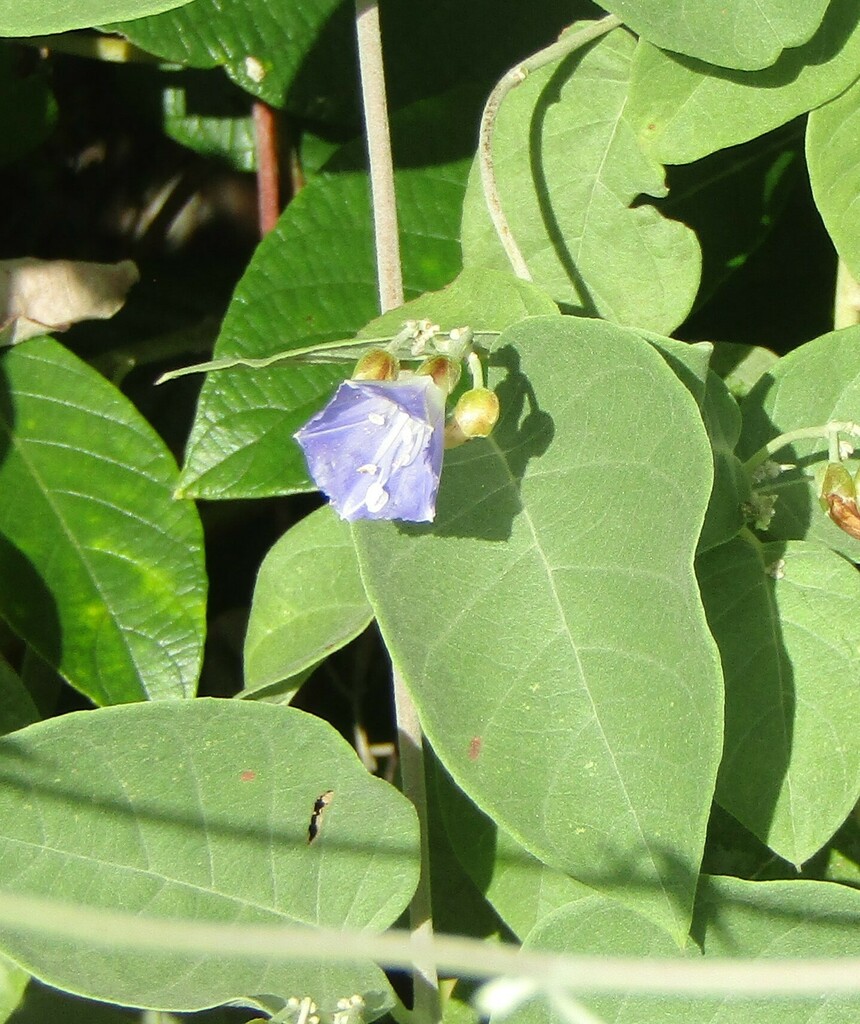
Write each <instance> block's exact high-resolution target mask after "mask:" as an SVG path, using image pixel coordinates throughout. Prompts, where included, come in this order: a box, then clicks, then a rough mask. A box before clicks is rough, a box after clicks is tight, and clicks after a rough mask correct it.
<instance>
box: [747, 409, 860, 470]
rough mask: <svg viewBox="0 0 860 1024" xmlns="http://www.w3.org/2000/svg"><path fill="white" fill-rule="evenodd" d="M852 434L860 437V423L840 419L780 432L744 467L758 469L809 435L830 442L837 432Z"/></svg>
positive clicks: (750, 458) (752, 456)
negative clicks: (784, 449)
mask: <svg viewBox="0 0 860 1024" xmlns="http://www.w3.org/2000/svg"><path fill="white" fill-rule="evenodd" d="M837 433H842V434H851V435H852V436H853V437H860V424H858V423H852V422H850V421H838V420H834V421H833V422H832V423H824V424H822V425H821V426H817V427H801V428H800V429H799V430H789V431H788V433H786V434H779V436H777V437H775V438H774V439H773V440H772V441H768V443H767V444H765V445H762V447H761V448H759V450H758V451H757V452H756V453H755V454H754V455H751V456H750V457H749V458H748V459H747V461H746V462H745V463H744V469H746V471H747V472H748V473H751V472H752V471H753V470H754V469H757V468H758V467H759V466H760V465H761V464H762V463H763V462H767V460H768V459H769V458H770V457H771V455H773V454H774V452H778V451H779V450H780V448H785V447H786V445H789V444H793V443H794V442H795V441H802V440H803V439H804V438H807V437H813V438H816V437H820V438H824V439H825V440H827V442H828V444H829V442H830V438H831V437H832V436H833V435H835V434H837Z"/></svg>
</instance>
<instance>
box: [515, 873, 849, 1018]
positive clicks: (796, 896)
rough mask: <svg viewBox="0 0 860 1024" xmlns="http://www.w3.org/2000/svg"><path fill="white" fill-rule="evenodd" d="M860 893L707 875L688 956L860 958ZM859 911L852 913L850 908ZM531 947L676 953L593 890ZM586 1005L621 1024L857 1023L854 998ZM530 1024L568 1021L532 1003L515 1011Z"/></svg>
mask: <svg viewBox="0 0 860 1024" xmlns="http://www.w3.org/2000/svg"><path fill="white" fill-rule="evenodd" d="M858 912H860V894H858V893H855V892H851V891H845V890H842V891H840V890H839V887H837V886H832V885H828V884H826V883H823V882H743V881H740V880H739V879H733V878H709V877H708V876H703V877H702V883H701V886H700V889H699V892H698V894H697V898H696V910H695V916H694V919H693V928H692V937H693V941H692V942H690V944H689V945H688V946H687V948H686V950H685V953H686V955H687V956H688V957H689V958H690V959H697V958H699V957H701V956H702V955H703V954H704V956H705V957H706V958H707V957H725V956H734V955H736V954H737V951H738V949H744V950H747V951H749V954H750V955H759V956H762V955H763V956H768V957H772V956H775V957H790V956H810V957H822V958H823V957H838V956H846V955H847V956H856V955H857V952H858V950H860V942H858V935H860V933H858V931H857V928H856V915H857V914H858ZM852 915H853V916H852ZM525 946H526V948H528V949H535V948H538V949H551V950H553V951H555V952H567V953H572V952H577V953H588V954H591V955H603V956H608V955H611V956H642V957H654V958H661V957H670V956H677V955H678V953H677V949H675V948H673V947H672V945H671V943H670V942H669V941H668V939H667V936H666V935H665V933H663V932H661V931H660V930H659V929H656V928H655V927H654V925H653V924H651V923H650V922H648V921H646V920H645V919H644V918H642V917H639V915H637V914H636V913H634V912H633V911H631V910H627V909H626V908H624V907H621V906H619V905H618V904H617V903H613V902H611V901H609V900H607V899H605V898H603V897H600V896H597V895H596V894H595V895H592V896H589V897H587V898H584V899H581V900H579V901H577V902H576V903H573V904H569V905H567V906H565V907H563V908H562V909H560V910H559V911H557V912H556V913H555V914H550V915H549V916H547V917H546V918H544V919H543V920H542V921H541V922H540V923H539V924H538V925H537V926H536V927H535V928H534V929H533V931H532V932H530V934H529V936H528V938H527V939H526V941H525ZM587 1005H588V1006H589V1007H590V1008H591V1009H593V1010H594V1012H596V1013H599V1014H600V1015H601V1017H602V1019H603V1020H612V1021H617V1022H618V1024H689V1022H690V1021H691V1020H695V1021H702V1022H703V1024H705V1022H707V1024H729V1022H731V1024H735V1022H737V1021H757V1022H759V1024H813V1022H818V1021H827V1024H851V1022H852V1021H853V1020H855V1019H856V1012H857V1004H856V1001H855V1002H854V1003H853V1004H852V1003H851V1002H850V1001H849V1000H845V999H839V998H836V997H831V998H829V999H826V998H825V999H820V998H814V999H807V1000H801V1001H795V1002H792V1003H789V1004H786V1003H785V1002H783V1001H781V1000H778V1001H775V1002H774V1001H771V1002H768V1001H767V1000H765V999H755V1000H748V999H745V1000H743V1001H742V1002H737V1001H734V1000H729V1001H725V1000H720V999H713V998H711V999H696V1000H694V999H691V998H689V997H687V998H684V999H678V998H677V997H675V998H674V999H673V998H669V997H663V998H659V997H658V998H655V997H654V996H653V995H649V996H647V997H640V998H638V999H630V998H625V999H623V1000H620V999H615V998H605V997H604V998H600V999H593V1000H588V1002H587ZM512 1019H513V1020H516V1021H517V1022H522V1024H525V1022H526V1021H529V1022H532V1024H537V1022H538V1021H540V1022H545V1021H550V1020H553V1021H557V1020H565V1019H569V1018H568V1017H566V1016H565V1015H564V1013H563V1012H562V1008H561V1007H560V1008H559V1009H558V1010H556V1011H555V1012H550V1010H549V1009H548V1008H547V1007H546V1005H545V1004H541V1003H538V1002H533V1003H531V1004H529V1005H528V1006H527V1007H526V1008H524V1009H523V1010H521V1011H520V1012H518V1013H517V1014H515V1015H514V1017H513V1018H512Z"/></svg>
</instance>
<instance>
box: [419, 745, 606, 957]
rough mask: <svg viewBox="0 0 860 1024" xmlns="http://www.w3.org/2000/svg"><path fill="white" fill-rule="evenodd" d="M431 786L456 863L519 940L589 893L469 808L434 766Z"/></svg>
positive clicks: (456, 788) (451, 782)
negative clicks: (555, 911)
mask: <svg viewBox="0 0 860 1024" xmlns="http://www.w3.org/2000/svg"><path fill="white" fill-rule="evenodd" d="M433 783H434V785H433V789H434V790H435V793H436V799H437V801H438V803H439V806H440V810H441V816H442V819H443V821H444V823H445V829H446V831H447V834H448V840H449V842H450V844H451V847H452V848H453V850H454V852H455V854H456V856H457V860H458V861H459V862H460V864H461V865H462V869H464V870H465V871H466V872H467V874H468V875H469V877H470V878H471V879H472V881H473V883H474V884H475V885H476V886H477V887H478V888H479V889H480V890H481V892H483V893H484V895H485V896H486V898H487V900H488V901H489V903H490V904H491V905H492V906H493V908H494V909H495V910H496V912H497V913H498V915H499V917H501V918H502V920H503V921H504V922H505V924H506V925H507V926H508V927H509V928H510V929H511V931H512V932H513V933H514V934H515V935H516V936H517V938H518V939H520V940H522V939H524V938H525V937H526V935H528V933H529V932H530V931H531V930H532V928H534V926H535V925H536V924H537V922H538V921H539V920H540V919H541V918H543V917H545V916H546V915H547V914H549V913H551V912H552V911H554V910H557V909H558V908H559V907H563V906H566V905H567V904H568V903H573V902H574V901H576V900H578V899H583V898H584V897H585V896H589V895H592V894H593V892H594V890H593V889H589V888H588V887H587V886H585V885H582V884H581V883H579V882H575V881H574V880H573V879H572V878H571V877H570V875H566V874H564V872H563V871H558V870H557V869H556V868H551V867H549V866H548V865H546V864H544V863H542V862H541V861H539V860H538V859H537V857H533V856H532V855H531V854H530V853H529V852H528V851H527V850H524V849H523V847H522V846H520V844H519V843H517V842H516V841H515V840H514V839H513V838H512V837H511V836H510V835H509V833H507V832H505V830H504V829H503V828H500V827H499V826H498V825H497V824H496V822H494V821H493V820H492V818H490V817H488V816H487V815H486V814H484V813H483V811H481V810H479V809H478V808H477V807H476V806H475V805H474V804H473V803H472V801H471V800H470V799H469V798H468V797H467V796H466V794H465V793H464V792H463V791H462V789H460V788H459V786H457V784H456V783H455V782H454V780H453V779H452V778H451V776H450V775H449V774H448V773H447V772H446V771H445V769H444V768H443V767H442V766H441V765H440V764H439V762H438V761H434V772H433ZM434 895H435V893H434Z"/></svg>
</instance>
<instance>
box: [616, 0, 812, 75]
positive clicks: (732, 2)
mask: <svg viewBox="0 0 860 1024" xmlns="http://www.w3.org/2000/svg"><path fill="white" fill-rule="evenodd" d="M827 3H828V0H807V2H806V3H803V4H797V3H793V2H791V0H788V2H786V0H720V3H719V4H712V3H692V4H691V3H689V2H688V0H606V3H605V4H603V6H604V7H605V8H606V10H608V11H612V13H613V14H617V15H618V16H619V17H620V18H622V19H623V21H624V23H625V24H626V25H627V26H628V27H629V28H631V29H632V30H633V31H634V32H638V33H639V35H641V36H642V37H643V38H645V39H647V40H648V41H649V42H651V43H654V44H655V45H656V46H662V47H663V49H664V50H675V51H677V52H678V53H684V54H687V55H688V56H690V57H698V58H700V59H701V60H705V61H708V63H710V64H720V65H723V66H724V67H727V68H744V69H747V70H754V69H755V68H765V67H767V66H768V65H770V64H773V62H774V61H775V60H776V59H777V57H779V55H780V53H781V52H782V50H784V49H786V48H788V47H794V46H800V45H801V44H802V43H805V42H806V41H807V39H809V38H810V36H811V35H812V34H813V33H814V32H815V30H816V29H817V28H818V26H819V24H820V23H821V19H822V16H823V15H824V11H825V9H826V8H827Z"/></svg>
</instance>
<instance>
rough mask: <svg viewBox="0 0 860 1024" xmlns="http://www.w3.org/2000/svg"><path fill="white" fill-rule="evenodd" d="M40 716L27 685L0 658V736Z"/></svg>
mask: <svg viewBox="0 0 860 1024" xmlns="http://www.w3.org/2000/svg"><path fill="white" fill-rule="evenodd" d="M41 717H42V716H41V715H40V714H39V709H38V708H37V707H36V705H35V703H34V702H33V698H32V697H31V696H30V692H29V690H28V689H27V687H26V686H24V684H23V683H22V682H21V680H20V679H19V678H18V676H17V675H16V674H15V673H14V672H13V671H12V669H11V667H10V665H9V663H8V662H7V661H6V660H5V659H4V658H0V736H3V735H4V734H5V733H7V732H15V730H16V729H23V728H24V726H25V725H32V723H33V722H38V721H39V719H40V718H41Z"/></svg>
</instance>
